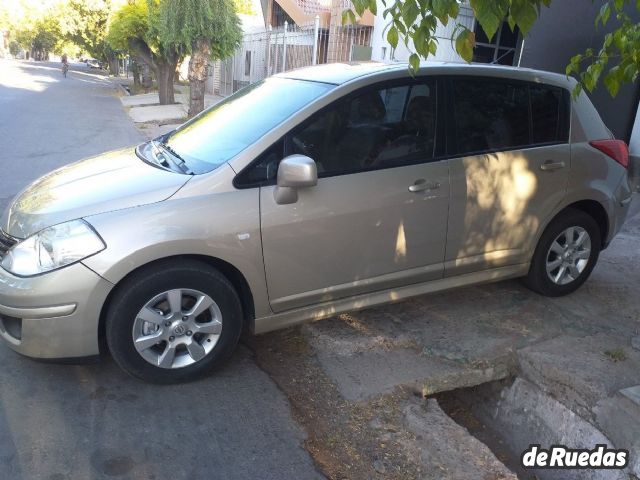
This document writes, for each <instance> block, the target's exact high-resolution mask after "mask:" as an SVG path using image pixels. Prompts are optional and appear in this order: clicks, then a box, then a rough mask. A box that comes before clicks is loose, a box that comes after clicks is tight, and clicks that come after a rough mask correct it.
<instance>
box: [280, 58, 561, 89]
mask: <svg viewBox="0 0 640 480" xmlns="http://www.w3.org/2000/svg"><path fill="white" fill-rule="evenodd" d="M393 73H396V74H397V76H403V74H404V73H406V75H407V76H409V75H410V73H409V65H408V64H407V63H382V62H351V63H330V64H323V65H315V66H312V67H303V68H299V69H296V70H291V71H289V72H284V73H280V74H278V75H276V76H277V77H282V78H290V79H296V80H307V81H315V82H323V83H331V84H334V85H342V84H344V83H347V82H350V81H352V80H356V79H362V78H363V77H374V78H375V77H378V76H388V74H393ZM429 73H430V74H439V75H443V74H452V75H454V74H455V75H481V76H490V77H499V78H511V79H518V80H530V81H535V82H541V83H549V84H552V85H559V86H563V87H567V86H571V84H572V83H573V82H574V81H573V80H571V79H569V78H568V77H567V76H565V75H560V74H557V73H552V72H545V71H542V70H534V69H530V68H522V67H509V66H505V65H491V64H486V63H470V64H469V63H461V62H436V61H427V62H422V63H421V64H420V70H419V72H418V74H419V75H424V74H429Z"/></svg>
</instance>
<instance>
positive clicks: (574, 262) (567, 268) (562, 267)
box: [546, 226, 591, 285]
mask: <svg viewBox="0 0 640 480" xmlns="http://www.w3.org/2000/svg"><path fill="white" fill-rule="evenodd" d="M590 257H591V237H590V236H589V233H588V232H587V231H586V230H585V229H584V228H582V227H578V226H573V227H569V228H567V229H565V230H564V231H562V232H561V233H560V234H559V235H558V236H557V237H556V238H555V240H554V241H553V242H551V246H550V247H549V251H548V252H547V260H546V270H547V275H548V277H549V279H550V280H551V281H552V282H553V283H555V284H556V285H567V284H568V283H571V282H573V281H574V280H575V279H577V278H578V277H579V276H580V274H581V273H582V272H583V271H584V269H585V268H586V267H587V264H588V263H589V258H590Z"/></svg>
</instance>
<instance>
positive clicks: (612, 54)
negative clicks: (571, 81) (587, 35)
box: [567, 0, 640, 97]
mask: <svg viewBox="0 0 640 480" xmlns="http://www.w3.org/2000/svg"><path fill="white" fill-rule="evenodd" d="M631 6H632V5H631V1H630V0H615V1H614V0H611V1H607V2H605V3H604V4H603V5H602V7H601V8H600V11H599V12H598V15H597V16H596V20H595V25H596V28H601V27H600V25H602V27H605V26H606V25H611V24H615V26H614V29H613V31H612V32H610V33H607V34H606V35H605V37H604V41H603V43H602V46H601V47H600V49H599V50H598V51H596V50H594V49H587V50H586V51H585V52H584V53H581V54H578V55H575V56H574V57H573V58H571V62H570V63H569V65H568V66H567V75H575V76H576V77H577V78H578V79H579V80H580V85H579V86H578V90H577V91H576V93H577V92H578V91H579V90H580V89H581V88H586V89H587V90H588V91H590V92H591V91H593V89H594V88H595V87H596V86H597V85H598V82H599V81H600V80H601V79H602V80H603V82H604V85H605V86H606V87H607V90H608V91H609V93H610V94H611V96H612V97H615V96H616V95H617V94H618V90H619V89H620V86H621V85H622V84H623V83H628V82H634V81H635V80H636V79H637V78H638V73H639V72H640V24H638V23H635V22H634V21H633V20H632V19H631V17H630V15H629V14H628V13H626V11H625V8H627V9H630V8H629V7H631ZM635 8H636V10H637V11H638V12H640V0H638V1H636V2H635Z"/></svg>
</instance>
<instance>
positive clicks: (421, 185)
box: [409, 178, 440, 193]
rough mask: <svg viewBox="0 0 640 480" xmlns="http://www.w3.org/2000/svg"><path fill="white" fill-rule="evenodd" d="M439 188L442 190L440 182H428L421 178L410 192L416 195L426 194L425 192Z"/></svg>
mask: <svg viewBox="0 0 640 480" xmlns="http://www.w3.org/2000/svg"><path fill="white" fill-rule="evenodd" d="M438 188H440V182H427V181H426V180H425V179H424V178H421V179H419V180H416V181H415V182H414V184H413V185H410V186H409V191H410V192H414V193H415V192H424V191H425V190H437V189H438Z"/></svg>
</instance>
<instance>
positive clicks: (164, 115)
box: [120, 85, 223, 124]
mask: <svg viewBox="0 0 640 480" xmlns="http://www.w3.org/2000/svg"><path fill="white" fill-rule="evenodd" d="M175 89H176V94H175V98H176V102H177V103H175V104H173V105H160V100H159V98H158V94H157V93H144V94H141V95H129V96H123V97H121V98H120V101H121V102H122V105H123V106H124V107H125V108H126V109H127V113H128V114H129V116H130V117H131V119H132V120H133V121H134V122H135V123H151V122H156V123H166V122H171V123H172V124H180V123H182V121H184V120H186V117H187V112H188V109H189V87H188V86H183V85H176V86H175ZM222 99H223V97H220V96H219V95H211V94H206V95H205V99H204V104H205V108H207V107H210V106H211V105H215V104H216V103H218V102H219V101H221V100H222Z"/></svg>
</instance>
